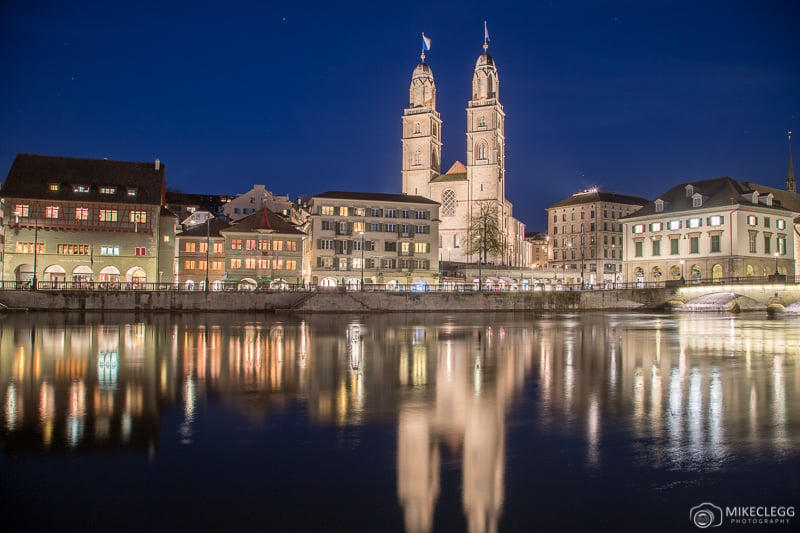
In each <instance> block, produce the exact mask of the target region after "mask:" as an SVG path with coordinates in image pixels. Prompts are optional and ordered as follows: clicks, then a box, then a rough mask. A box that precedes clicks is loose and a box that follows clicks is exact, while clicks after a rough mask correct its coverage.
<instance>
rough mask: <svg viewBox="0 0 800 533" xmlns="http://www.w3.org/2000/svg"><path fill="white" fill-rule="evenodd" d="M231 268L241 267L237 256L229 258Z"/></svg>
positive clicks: (240, 261)
mask: <svg viewBox="0 0 800 533" xmlns="http://www.w3.org/2000/svg"><path fill="white" fill-rule="evenodd" d="M231 268H242V260H241V259H239V258H238V257H237V258H233V259H231Z"/></svg>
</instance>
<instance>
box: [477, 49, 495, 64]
mask: <svg viewBox="0 0 800 533" xmlns="http://www.w3.org/2000/svg"><path fill="white" fill-rule="evenodd" d="M494 66H495V64H494V58H492V56H490V55H489V52H484V53H482V54H481V55H479V56H478V60H477V61H476V62H475V68H480V67H494Z"/></svg>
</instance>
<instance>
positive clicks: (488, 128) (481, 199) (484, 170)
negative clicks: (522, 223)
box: [467, 36, 510, 233]
mask: <svg viewBox="0 0 800 533" xmlns="http://www.w3.org/2000/svg"><path fill="white" fill-rule="evenodd" d="M487 41H488V36H487V39H485V40H484V43H483V54H481V55H480V56H479V57H478V60H477V62H476V63H475V72H474V74H473V76H472V99H471V100H470V101H469V103H468V105H467V179H468V181H469V195H470V202H469V203H470V208H471V211H472V213H471V214H470V216H471V217H472V216H477V215H478V213H476V209H480V208H479V207H478V205H480V204H481V203H489V204H493V205H492V207H493V208H495V209H496V210H497V214H498V218H499V220H498V228H500V229H501V230H502V231H503V233H505V232H506V230H507V224H506V215H509V214H510V213H507V212H506V211H507V210H508V207H509V206H508V205H507V202H506V200H505V197H506V194H505V145H506V141H505V117H506V115H505V113H504V112H503V106H502V104H500V97H499V94H500V80H499V78H498V75H497V67H496V66H495V64H494V59H493V58H492V56H490V55H489V52H488V48H489V44H488V42H487Z"/></svg>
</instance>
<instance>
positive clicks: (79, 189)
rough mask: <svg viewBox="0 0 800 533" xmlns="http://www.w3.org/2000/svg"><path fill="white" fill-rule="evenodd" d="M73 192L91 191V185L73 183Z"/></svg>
mask: <svg viewBox="0 0 800 533" xmlns="http://www.w3.org/2000/svg"><path fill="white" fill-rule="evenodd" d="M72 192H78V193H87V192H89V186H88V185H73V186H72Z"/></svg>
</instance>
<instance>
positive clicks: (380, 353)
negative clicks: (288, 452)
mask: <svg viewBox="0 0 800 533" xmlns="http://www.w3.org/2000/svg"><path fill="white" fill-rule="evenodd" d="M102 319H103V324H102V325H100V324H99V322H100V320H99V317H98V318H93V317H92V316H91V315H89V316H86V317H78V318H76V317H74V316H72V315H55V314H53V315H40V316H37V317H34V321H35V323H36V325H34V326H31V325H30V324H31V322H30V317H16V316H9V317H7V318H6V320H5V321H4V322H3V323H2V325H1V326H0V354H2V357H0V387H2V394H3V409H2V428H3V439H4V440H5V442H6V444H7V449H8V450H9V452H10V453H12V454H37V453H39V454H41V453H47V454H49V453H56V452H59V451H61V452H69V451H71V450H75V449H85V450H91V449H93V448H103V449H114V448H118V449H132V450H136V449H141V450H146V451H147V453H149V454H150V455H151V456H152V454H154V453H158V452H157V451H156V450H157V449H158V447H159V444H160V443H163V442H165V441H168V442H173V441H175V442H178V443H180V444H182V445H183V446H197V435H196V434H195V432H196V429H195V427H196V424H197V419H198V417H200V416H202V413H203V410H204V409H205V408H206V406H207V405H208V404H209V402H211V401H214V402H218V403H219V404H220V405H222V406H223V407H224V408H225V409H227V410H229V411H231V412H235V413H238V414H239V415H240V416H242V417H243V418H245V419H246V420H249V421H251V422H252V424H253V427H254V428H256V429H255V430H254V431H268V429H266V424H265V421H266V420H267V419H268V418H269V417H270V415H271V414H272V413H275V412H278V411H280V412H285V411H286V408H287V407H288V406H290V405H292V404H293V405H298V406H301V408H302V410H303V413H304V414H303V418H302V420H298V421H294V422H293V423H300V422H302V423H307V422H308V421H310V423H311V424H313V425H316V426H322V427H325V426H340V427H361V426H367V425H371V424H378V423H383V422H385V421H392V423H394V422H395V421H396V427H397V439H396V448H395V449H392V450H386V453H387V454H391V455H392V457H394V458H395V459H396V468H397V484H396V490H397V500H398V502H399V506H400V508H401V509H402V514H403V517H404V525H405V529H406V531H408V532H426V531H432V530H433V529H434V515H435V509H436V506H437V502H438V501H439V500H440V497H441V491H442V490H450V488H449V487H447V488H445V489H443V484H442V482H441V476H442V471H443V469H446V468H452V467H451V466H448V465H444V466H443V464H442V463H443V461H442V453H443V449H444V450H449V452H448V453H453V454H455V455H456V456H458V457H459V461H460V462H459V464H458V465H457V466H456V467H457V468H459V469H460V473H461V485H460V490H461V494H460V499H461V503H462V506H463V512H464V516H465V520H466V522H467V524H468V529H469V531H476V532H477V531H495V530H497V529H498V523H499V520H500V518H501V516H502V511H503V505H504V500H505V494H506V492H508V491H510V490H512V488H511V487H507V486H506V471H507V470H509V469H510V468H513V465H507V462H508V459H507V457H506V449H507V447H508V444H507V442H508V441H509V440H510V439H512V438H514V434H515V433H514V429H513V427H512V429H509V418H510V416H511V413H512V412H515V413H516V414H515V415H514V417H515V423H516V424H517V426H518V427H529V428H533V429H534V430H535V431H536V432H539V433H543V434H546V435H549V436H555V437H556V438H571V439H575V438H578V439H580V441H581V442H582V443H583V445H584V446H585V451H584V453H583V461H584V463H585V467H586V468H588V469H599V468H600V467H601V466H602V465H603V464H604V461H608V460H609V457H608V454H612V453H617V454H618V453H621V452H624V453H626V454H630V455H632V456H633V457H634V458H635V461H637V462H638V463H639V464H641V465H646V466H648V467H653V468H668V469H674V468H677V469H687V470H690V469H693V468H701V467H702V468H705V469H709V468H710V469H715V468H721V467H723V466H724V465H725V462H726V460H728V458H729V457H731V456H733V455H735V454H740V453H748V452H764V451H769V452H777V453H782V454H784V453H790V452H793V451H794V450H796V447H797V443H798V436H799V435H798V433H799V432H800V414H798V411H797V410H796V409H792V408H791V406H792V405H796V404H797V402H798V399H799V398H800V395H798V387H800V368H798V364H797V363H798V353H800V352H799V351H800V328H798V327H797V323H796V321H795V322H794V323H793V322H792V321H791V320H787V321H780V320H777V321H766V320H763V319H761V317H747V316H740V317H727V316H688V315H681V316H675V317H672V316H660V315H625V314H620V315H614V314H605V315H593V314H586V315H557V316H556V315H546V316H528V315H522V314H516V315H508V314H506V315H485V316H479V315H464V316H453V317H447V318H438V317H431V316H423V317H409V316H389V317H387V316H370V317H363V316H336V317H310V318H277V317H268V318H264V317H245V319H244V320H242V319H241V318H239V317H224V316H223V317H220V316H213V315H210V316H202V315H190V316H188V317H170V316H154V317H148V318H147V319H141V318H135V317H133V316H130V317H128V316H125V315H113V316H112V317H110V318H109V317H108V316H105V317H102ZM167 411H174V412H176V413H179V415H180V416H178V417H177V420H178V422H177V424H176V425H174V426H173V427H163V428H162V425H163V421H162V417H163V415H164V413H165V412H167ZM258 428H261V429H258ZM162 429H163V432H164V434H163V435H162V434H161V433H162ZM269 431H279V430H275V429H269ZM620 435H622V437H624V439H623V441H624V442H625V443H626V444H625V445H624V450H620V444H619V442H620ZM609 439H615V440H614V442H615V445H614V446H611V447H608V446H604V444H606V443H607V441H609ZM298 453H300V452H298ZM514 460H515V461H524V460H525V459H524V458H515V459H514ZM384 474H385V475H389V474H390V473H389V472H385V473H384Z"/></svg>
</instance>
